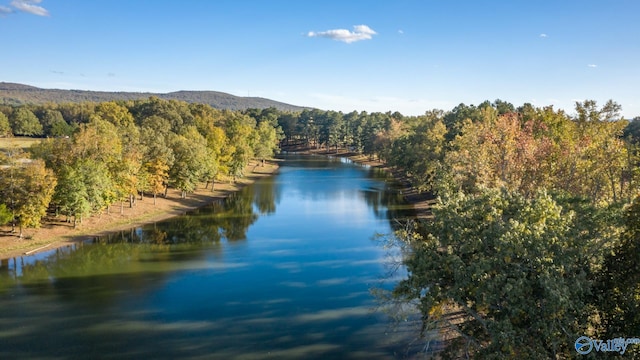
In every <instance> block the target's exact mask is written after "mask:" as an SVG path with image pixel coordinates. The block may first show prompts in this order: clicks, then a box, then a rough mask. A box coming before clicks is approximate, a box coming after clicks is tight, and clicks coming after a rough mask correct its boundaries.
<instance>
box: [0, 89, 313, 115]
mask: <svg viewBox="0 0 640 360" xmlns="http://www.w3.org/2000/svg"><path fill="white" fill-rule="evenodd" d="M150 96H156V97H158V98H160V99H165V100H181V101H186V102H189V103H201V104H209V105H211V106H212V107H214V108H217V109H229V110H245V109H250V108H257V109H265V108H269V107H275V108H276V109H278V110H283V111H302V110H304V109H309V108H308V107H301V106H296V105H290V104H285V103H283V102H279V101H274V100H269V99H265V98H261V97H242V96H235V95H231V94H227V93H223V92H219V91H176V92H170V93H166V94H160V93H149V92H111V91H89V90H60V89H41V88H38V87H35V86H29V85H24V84H16V83H8V82H0V104H8V105H21V104H42V103H47V102H53V103H64V102H72V103H77V102H84V101H91V102H104V101H112V100H137V99H146V98H149V97H150Z"/></svg>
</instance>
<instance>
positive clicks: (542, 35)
mask: <svg viewBox="0 0 640 360" xmlns="http://www.w3.org/2000/svg"><path fill="white" fill-rule="evenodd" d="M540 37H541V38H546V37H549V35H547V34H545V33H542V34H540Z"/></svg>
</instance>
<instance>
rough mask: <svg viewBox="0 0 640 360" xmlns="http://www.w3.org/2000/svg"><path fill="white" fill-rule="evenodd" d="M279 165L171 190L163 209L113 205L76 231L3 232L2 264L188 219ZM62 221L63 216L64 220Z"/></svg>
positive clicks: (254, 166)
mask: <svg viewBox="0 0 640 360" xmlns="http://www.w3.org/2000/svg"><path fill="white" fill-rule="evenodd" d="M278 169H279V166H278V164H277V161H276V162H274V161H267V162H266V164H265V166H264V167H263V166H261V165H260V163H259V162H258V161H252V162H251V163H250V164H249V166H247V175H246V176H244V177H242V178H240V179H238V181H236V182H235V183H233V184H230V183H228V182H221V183H218V182H216V183H215V190H214V191H211V189H205V188H204V186H203V185H201V186H200V187H199V188H198V189H196V191H194V192H193V193H190V194H188V195H187V198H186V199H181V198H180V192H179V191H178V190H175V189H170V190H169V192H168V196H167V197H166V198H163V197H160V196H158V197H157V203H158V205H159V206H156V205H153V198H152V197H148V196H147V197H145V198H144V200H137V203H138V205H136V206H134V207H129V205H125V207H124V214H121V212H120V211H121V205H119V204H118V205H112V206H111V208H110V209H111V211H110V213H107V214H104V213H103V214H100V215H93V216H91V217H89V218H87V219H85V220H84V222H83V224H80V225H79V226H78V227H77V228H76V229H73V228H72V227H71V225H69V224H67V223H65V222H63V221H56V222H51V221H49V222H45V223H43V224H42V227H41V228H40V229H25V230H24V233H25V238H23V239H20V238H18V236H17V235H15V234H11V233H10V232H8V231H7V229H10V227H9V226H4V227H2V228H1V229H2V230H3V231H2V230H0V260H6V259H12V258H18V257H22V256H32V255H35V254H38V253H42V252H46V251H50V250H55V249H58V248H63V247H67V246H73V245H74V244H78V243H81V242H83V241H85V240H87V239H91V238H94V237H99V236H104V235H108V234H111V233H114V232H118V231H122V230H127V229H131V228H134V227H139V226H142V225H146V224H152V223H156V222H159V221H163V220H166V219H169V218H173V217H176V216H180V215H184V214H186V213H188V212H189V211H193V210H196V209H198V208H200V207H203V206H205V205H208V204H211V203H213V202H215V201H219V200H222V199H225V198H227V197H228V196H229V195H231V194H232V193H235V192H237V191H240V190H241V189H242V188H244V187H245V186H247V185H250V184H253V183H254V182H256V181H257V180H258V179H261V178H264V177H269V176H273V175H275V174H277V172H278ZM61 218H62V216H61Z"/></svg>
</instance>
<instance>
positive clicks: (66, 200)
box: [53, 165, 91, 228]
mask: <svg viewBox="0 0 640 360" xmlns="http://www.w3.org/2000/svg"><path fill="white" fill-rule="evenodd" d="M53 201H54V202H55V204H56V205H57V206H58V207H59V209H60V211H61V212H62V214H63V215H66V216H68V217H71V216H73V218H74V220H73V227H74V228H75V227H76V226H77V224H78V219H79V220H80V221H82V218H83V217H84V216H86V215H88V214H89V213H90V212H91V204H90V203H89V192H88V191H87V185H86V184H85V179H84V175H83V174H82V173H81V172H80V171H79V170H78V169H76V167H73V166H68V165H65V166H64V167H62V168H61V169H60V171H59V172H58V185H57V186H56V189H55V195H54V198H53Z"/></svg>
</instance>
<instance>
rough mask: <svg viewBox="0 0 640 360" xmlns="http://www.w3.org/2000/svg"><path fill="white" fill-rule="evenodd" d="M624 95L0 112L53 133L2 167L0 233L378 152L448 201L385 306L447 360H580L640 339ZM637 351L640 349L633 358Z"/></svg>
mask: <svg viewBox="0 0 640 360" xmlns="http://www.w3.org/2000/svg"><path fill="white" fill-rule="evenodd" d="M620 111H621V107H620V106H619V105H618V104H617V103H615V102H614V101H608V102H606V103H605V104H604V105H602V106H598V104H597V103H596V102H595V101H592V100H585V101H582V102H577V103H576V104H575V114H568V113H566V112H565V111H563V110H557V109H554V108H553V107H552V106H546V107H536V106H533V105H531V104H523V105H522V106H519V107H515V106H514V105H512V104H510V103H508V102H504V101H501V100H495V101H493V102H490V101H485V102H483V103H481V104H479V105H465V104H460V105H458V106H456V107H455V108H453V109H451V110H448V111H444V110H430V111H427V112H426V113H425V114H424V115H421V116H403V115H402V114H400V113H398V112H393V113H392V112H387V113H367V112H355V111H354V112H350V113H346V114H345V113H342V112H336V111H324V110H317V109H311V110H303V111H297V112H289V111H281V110H277V109H275V108H267V109H261V110H260V109H249V110H243V111H230V110H217V109H214V108H212V107H210V106H209V105H203V104H188V103H186V102H181V101H176V100H162V99H159V98H154V97H151V98H149V99H145V100H130V101H111V102H103V103H76V104H72V103H66V104H44V105H20V106H8V105H7V106H1V107H0V136H35V137H44V138H46V139H44V140H43V141H42V142H40V143H39V144H37V145H35V146H32V147H31V148H30V149H29V151H28V153H23V152H22V151H20V150H16V149H13V150H11V149H9V150H8V151H5V153H4V155H3V158H2V159H1V160H0V161H1V163H2V168H1V171H0V199H2V205H0V222H4V223H13V224H15V226H18V227H20V228H22V227H37V226H38V225H39V223H40V221H41V218H42V216H43V215H44V214H45V212H46V211H47V209H51V208H54V209H55V210H56V211H57V212H59V213H60V214H61V215H64V216H68V217H69V218H70V219H73V221H74V223H75V222H79V221H81V219H82V218H83V217H86V216H91V215H95V214H99V213H100V212H103V211H108V209H109V207H110V206H111V205H113V204H116V203H120V204H124V203H125V202H126V203H128V204H129V205H132V204H133V203H134V202H135V199H136V197H138V196H140V195H142V194H147V195H149V196H154V197H155V196H157V195H159V194H163V192H164V191H166V189H167V187H173V188H176V189H179V190H181V191H182V194H183V196H187V194H188V193H189V192H191V191H193V189H194V187H195V186H197V184H199V183H203V182H204V183H205V184H206V186H213V185H212V184H213V180H215V179H223V178H224V179H229V180H230V181H233V179H234V178H237V177H240V176H242V175H243V174H242V171H243V169H244V168H245V166H246V164H247V163H248V161H249V160H250V159H253V158H256V159H261V160H264V159H268V158H271V157H272V156H273V155H274V154H275V153H276V152H277V151H278V148H279V147H282V148H284V149H297V148H309V147H310V148H324V149H326V150H327V151H331V150H336V151H337V150H338V149H347V150H348V151H349V152H353V153H360V154H365V155H367V156H369V157H371V158H372V159H373V158H375V159H379V160H381V161H383V162H384V163H385V164H386V165H387V166H389V167H392V168H394V169H396V170H397V171H399V172H401V173H402V174H404V175H405V176H407V177H408V178H409V179H410V180H411V183H412V185H413V187H414V188H415V189H417V190H418V191H420V192H425V193H430V194H432V195H433V197H434V198H435V200H434V205H433V207H432V216H431V218H430V219H426V220H424V221H420V222H415V223H409V224H406V225H404V226H403V227H400V228H398V230H397V231H396V233H395V234H392V235H390V237H391V238H393V240H395V241H397V243H398V244H400V245H401V246H402V249H403V252H404V257H405V263H404V265H405V266H406V269H407V272H408V274H407V276H406V278H405V279H404V280H402V281H400V283H399V284H397V286H396V287H395V288H394V289H393V290H392V291H389V292H386V293H384V294H381V295H379V296H380V297H383V298H384V300H386V301H388V302H389V303H392V302H396V303H403V304H412V305H413V306H415V307H416V308H417V309H418V310H419V311H420V313H421V316H420V321H421V322H422V326H421V327H422V334H421V336H422V341H424V343H425V348H428V347H429V344H430V343H431V341H432V340H433V339H432V336H433V334H434V332H437V333H438V334H448V336H449V337H450V339H449V341H448V346H447V347H446V349H445V351H444V353H443V354H442V356H443V357H444V358H459V357H465V356H469V357H474V358H492V359H493V358H514V357H518V356H519V357H524V358H539V359H547V358H568V357H573V356H574V355H575V354H576V353H575V349H574V342H575V341H576V339H577V338H579V337H580V336H590V337H592V338H597V339H614V338H618V337H633V336H637V335H638V334H637V333H636V332H637V329H638V328H640V308H639V306H640V305H639V304H640V286H639V281H640V275H639V274H640V251H639V250H640V249H638V246H639V240H640V197H639V196H638V190H639V189H640V171H639V169H640V168H639V167H638V165H639V163H638V161H639V157H638V156H639V155H640V153H639V151H638V144H639V143H640V118H635V119H633V120H626V119H623V118H622V117H621V116H620ZM626 351H627V353H631V352H634V353H638V349H635V348H633V347H631V346H630V347H629V348H628V349H627V350H626Z"/></svg>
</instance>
